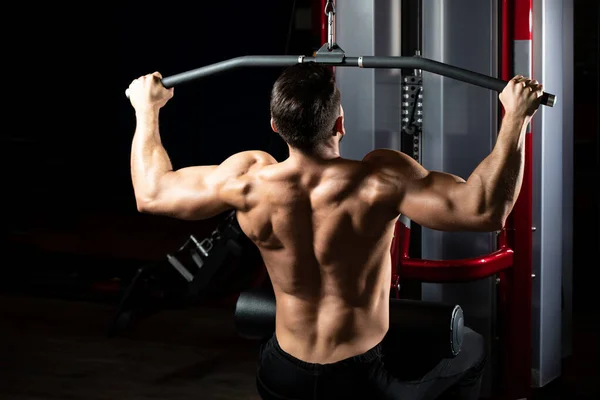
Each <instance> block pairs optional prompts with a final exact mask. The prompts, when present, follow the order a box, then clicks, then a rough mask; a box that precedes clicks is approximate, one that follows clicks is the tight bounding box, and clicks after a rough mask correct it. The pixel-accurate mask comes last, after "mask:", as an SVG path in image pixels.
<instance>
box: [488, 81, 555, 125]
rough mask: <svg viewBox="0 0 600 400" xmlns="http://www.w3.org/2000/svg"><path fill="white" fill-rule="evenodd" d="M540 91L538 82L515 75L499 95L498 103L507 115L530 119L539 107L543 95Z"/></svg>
mask: <svg viewBox="0 0 600 400" xmlns="http://www.w3.org/2000/svg"><path fill="white" fill-rule="evenodd" d="M542 89H543V86H542V85H540V84H539V83H538V81H536V80H533V79H530V78H525V77H524V76H522V75H517V76H515V77H514V78H513V79H511V80H510V81H509V82H508V84H507V85H506V87H505V88H504V90H503V91H502V93H500V96H499V98H500V102H502V105H503V106H504V111H505V112H506V113H507V114H511V115H515V116H518V117H525V118H531V117H533V115H534V114H535V112H536V111H537V109H538V107H539V106H540V101H541V97H542V95H543V94H544V92H543V91H542Z"/></svg>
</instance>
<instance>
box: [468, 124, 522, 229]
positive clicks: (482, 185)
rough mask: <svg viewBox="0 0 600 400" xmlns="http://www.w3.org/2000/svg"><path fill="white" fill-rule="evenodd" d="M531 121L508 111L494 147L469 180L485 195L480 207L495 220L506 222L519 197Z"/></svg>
mask: <svg viewBox="0 0 600 400" xmlns="http://www.w3.org/2000/svg"><path fill="white" fill-rule="evenodd" d="M528 123H529V119H528V118H526V117H521V116H516V115H509V114H506V115H505V116H504V119H503V120H502V127H501V129H500V133H499V134H498V139H497V141H496V145H495V147H494V149H493V150H492V152H491V153H490V155H489V156H488V157H487V158H485V159H484V160H483V161H482V162H481V163H480V164H479V166H478V167H477V168H476V169H475V171H474V172H473V174H471V176H470V177H469V179H468V180H467V184H469V185H473V186H475V187H477V190H478V192H479V193H478V194H479V195H480V196H481V197H480V201H479V202H478V205H479V208H480V210H483V212H484V213H485V214H487V215H488V216H489V217H490V218H491V219H492V220H493V221H501V222H504V221H505V220H506V218H507V217H508V215H509V214H510V212H511V211H512V209H513V207H514V205H515V203H516V201H517V198H518V197H519V192H520V190H521V183H522V182H523V169H524V165H525V134H526V130H527V124H528Z"/></svg>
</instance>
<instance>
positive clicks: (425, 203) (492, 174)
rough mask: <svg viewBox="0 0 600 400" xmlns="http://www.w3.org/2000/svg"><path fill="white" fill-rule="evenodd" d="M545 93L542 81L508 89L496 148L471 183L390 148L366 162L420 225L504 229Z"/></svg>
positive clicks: (401, 209)
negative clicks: (528, 133)
mask: <svg viewBox="0 0 600 400" xmlns="http://www.w3.org/2000/svg"><path fill="white" fill-rule="evenodd" d="M523 83H525V85H524V84H523ZM527 85H529V86H527ZM530 87H531V89H529V88H530ZM541 94H542V92H541V86H540V85H537V82H535V81H532V82H530V81H527V80H525V79H524V78H522V77H520V78H519V77H516V78H515V79H514V80H513V81H511V82H510V83H509V84H508V85H507V88H506V89H505V90H504V91H503V93H502V94H501V95H500V99H501V100H502V102H503V104H504V106H505V115H504V118H503V121H502V127H501V129H500V132H499V134H498V138H497V141H496V145H495V146H494V149H493V150H492V152H491V153H490V155H489V156H487V157H486V158H485V159H484V160H483V161H482V162H481V163H480V164H479V165H478V166H477V168H476V169H475V170H474V171H473V173H472V174H471V176H469V178H468V179H467V180H466V181H465V180H463V179H461V178H459V177H457V176H454V175H451V174H447V173H443V172H436V171H427V170H426V169H425V168H423V167H422V166H421V165H420V164H419V163H418V162H416V161H415V160H413V159H412V158H410V157H409V156H407V155H405V154H403V153H401V152H396V151H391V150H376V151H374V152H372V153H370V154H369V155H368V156H367V157H366V158H365V161H373V162H374V163H375V165H377V169H378V170H379V171H380V176H382V177H383V179H385V180H386V181H387V182H388V183H390V184H391V186H392V187H393V188H394V189H393V192H394V196H393V197H394V198H395V199H396V200H395V204H397V207H398V208H397V211H398V212H399V213H401V214H403V215H406V216H407V217H409V218H410V219H412V220H413V221H415V222H417V223H418V224H420V225H422V226H425V227H428V228H431V229H436V230H442V231H485V232H489V231H495V230H500V229H502V227H503V226H504V223H505V221H506V218H507V217H508V215H509V214H510V213H511V211H512V209H513V206H514V204H515V202H516V200H517V198H518V196H519V192H520V190H521V183H522V180H523V168H524V159H525V140H524V138H525V134H526V129H527V125H528V124H529V122H530V120H531V117H532V116H533V114H534V113H535V111H536V109H537V107H538V106H539V97H540V96H541Z"/></svg>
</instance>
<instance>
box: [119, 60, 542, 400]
mask: <svg viewBox="0 0 600 400" xmlns="http://www.w3.org/2000/svg"><path fill="white" fill-rule="evenodd" d="M160 78H161V75H160V74H159V73H154V74H150V75H146V76H142V77H140V78H138V79H136V80H134V81H133V82H132V83H131V85H130V87H129V91H130V101H131V104H132V106H133V108H134V109H135V115H136V120H137V126H136V130H135V135H134V138H133V145H132V151H131V176H132V180H133V187H134V190H135V198H136V201H137V207H138V210H139V211H140V212H144V213H150V214H156V215H166V216H170V217H173V218H179V219H184V220H202V219H206V218H210V217H213V216H216V215H218V214H220V213H223V212H225V211H227V210H237V218H238V221H239V224H240V226H241V227H242V229H243V231H244V233H245V234H246V235H247V236H248V237H249V238H250V239H251V240H252V241H253V242H254V243H255V244H256V245H257V246H258V248H259V249H260V252H261V254H262V257H263V259H264V262H265V264H266V267H267V270H268V273H269V276H270V278H271V281H272V284H273V289H274V292H275V297H276V301H277V312H276V332H275V335H274V336H273V338H272V339H271V340H270V341H269V342H268V343H266V344H265V345H264V346H263V348H262V351H261V356H260V360H259V371H258V376H257V384H258V388H259V392H260V394H261V395H262V396H263V398H273V399H309V398H310V399H337V398H343V399H354V398H357V399H358V398H361V399H379V398H386V399H387V398H392V399H396V398H401V399H417V398H418V399H425V398H427V399H430V398H436V397H437V396H438V395H440V394H442V393H453V394H454V395H456V396H457V397H458V398H463V399H477V398H478V396H479V386H480V381H481V374H482V369H483V367H482V366H483V364H484V360H485V358H484V352H483V346H482V344H481V343H482V341H481V337H480V336H479V337H475V338H474V339H473V338H470V339H468V338H466V339H465V342H464V343H463V350H462V351H461V353H460V354H459V356H457V357H456V358H455V359H452V360H442V361H441V362H440V364H439V365H438V366H437V367H436V368H434V370H432V371H431V372H430V373H428V374H426V375H425V376H424V377H423V378H422V379H420V380H417V381H411V382H403V381H402V380H401V379H400V378H396V377H394V378H393V377H391V375H390V374H389V373H388V372H387V371H386V370H385V368H384V366H383V362H382V357H383V355H382V350H381V342H382V340H383V339H384V337H385V335H386V332H387V331H388V325H389V296H390V294H389V286H390V281H391V259H390V244H391V241H392V235H393V231H394V224H395V222H396V220H397V219H398V217H399V215H400V214H403V215H405V216H406V217H408V218H410V219H411V220H413V221H415V222H417V223H419V224H421V225H422V226H425V227H428V228H431V229H436V230H444V231H485V232H488V231H495V230H500V229H501V228H502V227H503V225H504V222H505V221H506V218H507V216H508V215H509V214H510V212H511V210H512V208H513V206H514V204H515V201H516V199H517V197H518V195H519V191H520V187H521V182H522V176H523V165H524V148H525V144H524V138H525V133H526V128H527V125H528V123H529V121H530V120H531V118H532V116H533V115H534V114H535V112H536V110H537V108H538V106H539V103H540V100H539V98H540V96H541V95H542V86H541V85H539V84H538V83H537V82H536V81H534V80H530V79H527V78H524V77H522V76H517V77H515V78H514V79H512V80H511V81H510V82H509V83H508V85H507V86H506V88H505V89H504V91H503V92H502V93H501V94H500V100H501V102H502V104H503V106H504V110H505V115H504V118H503V121H502V128H501V129H500V132H499V135H498V139H497V142H496V145H495V147H494V149H493V151H492V152H491V153H490V155H489V156H488V157H486V158H485V159H484V160H483V161H482V162H481V164H479V166H478V167H477V168H476V169H475V170H474V172H473V173H472V174H471V176H469V177H468V179H467V180H466V181H465V180H463V179H461V178H459V177H457V176H453V175H450V174H447V173H442V172H434V171H427V170H426V169H424V168H423V167H422V166H421V165H420V164H418V163H417V162H416V161H414V160H413V159H412V158H410V157H408V156H406V155H405V154H403V153H401V152H398V151H393V150H385V149H378V150H374V151H372V152H370V153H369V154H367V155H366V156H365V157H364V159H363V160H362V161H354V160H347V159H343V158H341V157H340V149H339V143H340V141H341V140H342V138H343V137H344V135H345V134H346V131H345V128H344V111H343V109H342V107H341V103H340V93H339V91H338V89H337V87H336V85H335V81H334V75H333V72H332V70H331V68H328V67H323V66H320V65H317V64H313V63H306V64H298V65H296V66H293V67H290V68H288V69H287V70H286V71H284V72H283V73H282V75H281V76H280V77H279V79H278V80H277V81H276V83H275V84H274V86H273V90H272V96H271V114H272V119H271V127H272V129H273V131H275V132H277V133H278V134H279V135H280V136H281V137H282V138H283V139H284V140H285V141H286V143H287V144H288V147H289V157H288V158H287V159H286V160H285V161H283V162H281V163H278V162H277V161H276V160H275V159H274V158H273V157H272V156H270V155H269V154H267V153H265V152H263V151H246V152H242V153H238V154H235V155H233V156H231V157H229V158H228V159H227V160H225V161H224V162H223V163H222V164H220V165H214V166H195V167H190V168H182V169H179V170H173V167H172V165H171V162H170V160H169V156H168V155H167V152H166V150H165V148H164V147H163V146H162V144H161V139H160V134H159V111H160V109H161V107H163V106H164V105H165V104H166V103H167V101H168V100H169V99H170V98H171V97H172V96H173V89H165V88H164V87H163V86H162V85H161V84H160ZM473 335H477V334H475V333H473ZM467 339H468V340H467ZM468 341H472V342H473V343H474V344H469V343H468ZM470 346H471V347H470Z"/></svg>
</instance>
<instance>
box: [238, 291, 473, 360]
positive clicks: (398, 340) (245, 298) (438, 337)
mask: <svg viewBox="0 0 600 400" xmlns="http://www.w3.org/2000/svg"><path fill="white" fill-rule="evenodd" d="M235 326H236V329H237V332H238V334H239V335H240V336H242V337H244V338H247V339H256V340H266V339H268V338H270V337H271V336H272V335H273V332H275V295H274V294H273V292H272V291H270V290H266V289H251V290H248V291H245V292H242V293H241V294H240V296H239V298H238V301H237V304H236V308H235ZM463 334H464V317H463V311H462V309H461V308H460V306H458V305H450V304H444V303H436V302H426V301H419V300H401V299H390V329H389V332H388V334H387V336H386V338H385V340H384V347H385V350H386V352H387V354H388V356H392V357H393V355H398V356H400V355H402V354H404V353H406V351H407V350H410V348H411V346H414V345H415V344H417V343H419V344H422V343H426V345H427V348H428V349H427V351H428V352H430V353H434V354H435V356H437V357H440V358H451V357H454V356H456V355H457V354H458V353H459V352H460V348H461V345H462V338H463Z"/></svg>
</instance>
